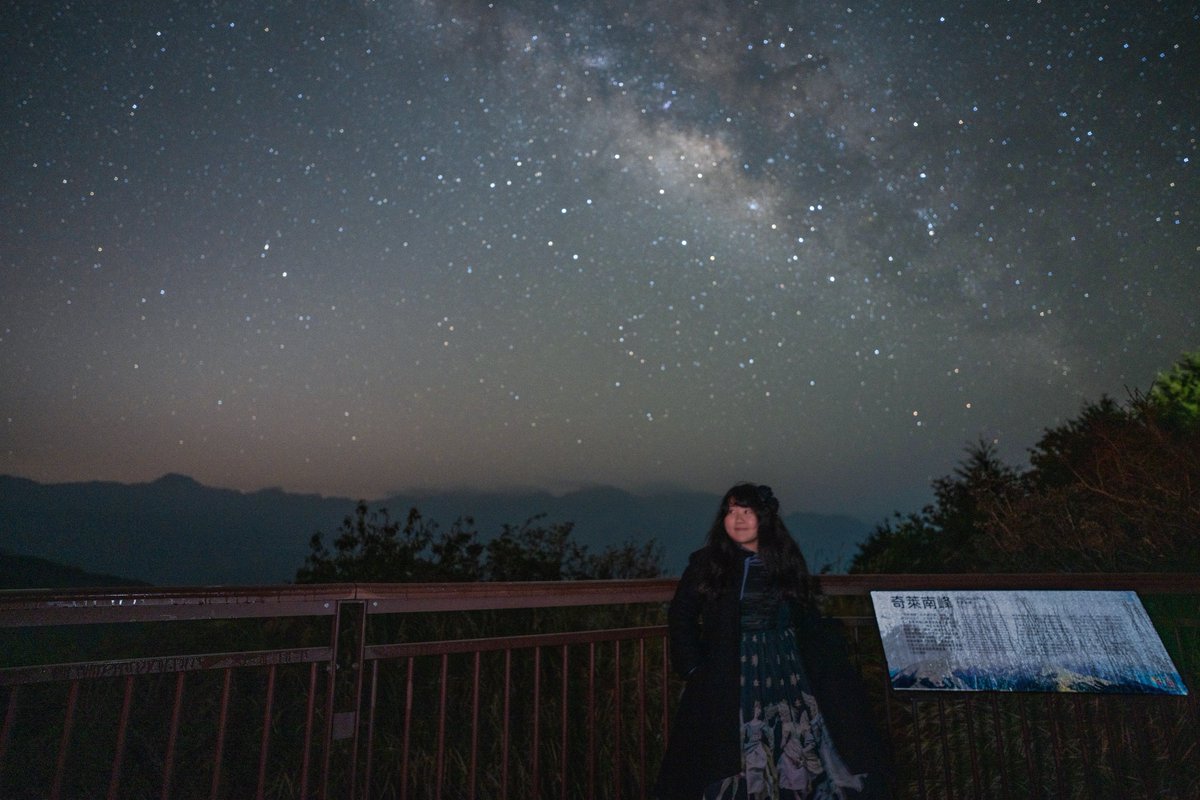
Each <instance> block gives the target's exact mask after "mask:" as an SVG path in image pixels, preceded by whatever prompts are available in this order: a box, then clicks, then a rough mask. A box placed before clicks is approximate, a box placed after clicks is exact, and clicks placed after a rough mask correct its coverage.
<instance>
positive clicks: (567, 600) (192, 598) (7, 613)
mask: <svg viewBox="0 0 1200 800" xmlns="http://www.w3.org/2000/svg"><path fill="white" fill-rule="evenodd" d="M814 580H815V581H816V585H817V591H818V592H819V593H820V594H824V595H829V596H849V595H865V594H867V593H869V592H871V591H884V590H895V589H930V588H937V589H946V590H952V589H965V590H970V589H1066V590H1102V589H1109V590H1113V589H1121V590H1131V591H1139V592H1147V593H1154V594H1170V593H1174V592H1182V593H1197V592H1200V574H1196V573H1157V572H1141V573H1136V572H1135V573H1058V572H1047V573H994V574H993V573H923V574H915V573H914V574H867V575H819V576H814ZM675 584H676V579H675V578H652V579H638V580H606V581H605V580H600V581H532V582H478V583H329V584H301V585H286V586H204V587H163V588H157V587H153V588H147V587H140V586H139V587H133V588H120V587H117V588H104V589H35V590H28V589H21V590H2V591H0V628H13V627H26V626H38V625H74V624H89V623H97V622H166V621H173V620H198V619H237V618H253V617H280V616H327V615H330V614H333V613H334V610H335V608H336V604H337V603H338V602H339V601H343V602H344V601H364V602H366V604H367V613H368V614H391V613H420V612H430V611H478V610H484V609H498V608H559V607H565V606H588V605H611V604H621V603H660V602H667V601H669V600H670V599H671V595H672V593H673V592H674V589H675Z"/></svg>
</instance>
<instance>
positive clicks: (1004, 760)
mask: <svg viewBox="0 0 1200 800" xmlns="http://www.w3.org/2000/svg"><path fill="white" fill-rule="evenodd" d="M991 700H992V731H993V734H994V735H995V737H996V758H997V759H998V763H999V765H1000V789H1001V791H1002V792H1003V793H1004V797H1005V800H1012V785H1011V784H1010V783H1009V780H1008V755H1007V753H1005V751H1004V734H1003V729H1002V723H1001V721H1000V702H999V701H998V700H997V699H996V695H995V694H993V695H992V697H991Z"/></svg>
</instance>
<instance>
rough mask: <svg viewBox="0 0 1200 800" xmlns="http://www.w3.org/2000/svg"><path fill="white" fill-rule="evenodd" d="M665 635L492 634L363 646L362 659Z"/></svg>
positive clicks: (663, 629) (662, 631) (646, 631)
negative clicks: (490, 635)
mask: <svg viewBox="0 0 1200 800" xmlns="http://www.w3.org/2000/svg"><path fill="white" fill-rule="evenodd" d="M666 635H667V626H666V625H645V626H642V627H638V628H607V629H601V630H592V631H567V632H563V633H528V634H521V635H518V636H492V637H488V638H484V639H452V640H447V641H438V642H404V643H397V644H372V645H367V646H366V648H365V656H364V659H365V660H367V661H371V660H382V659H391V658H411V657H414V656H439V655H447V654H456V653H476V652H479V653H488V652H495V651H499V650H522V649H528V648H532V647H537V646H539V645H540V646H542V647H555V646H562V645H571V644H588V643H590V642H614V641H626V640H629V639H654V638H661V637H664V636H666Z"/></svg>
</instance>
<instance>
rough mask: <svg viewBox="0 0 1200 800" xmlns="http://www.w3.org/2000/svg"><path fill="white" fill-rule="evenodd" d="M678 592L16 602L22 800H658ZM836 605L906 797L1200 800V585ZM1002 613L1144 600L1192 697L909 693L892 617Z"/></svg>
mask: <svg viewBox="0 0 1200 800" xmlns="http://www.w3.org/2000/svg"><path fill="white" fill-rule="evenodd" d="M674 583H675V582H674V580H644V581H641V580H640V581H595V582H577V583H520V584H499V583H477V584H397V585H361V584H333V585H317V586H286V587H266V588H236V589H233V588H203V589H138V590H116V591H109V590H105V591H41V592H37V591H35V592H29V591H22V592H0V646H2V649H0V653H3V655H2V656H0V658H2V659H3V664H4V666H3V668H2V669H0V687H2V688H0V709H2V713H3V721H2V722H0V797H5V798H14V800H21V798H26V797H29V798H33V797H38V798H45V797H49V798H55V799H56V800H57V798H77V797H78V798H84V797H86V798H92V797H109V798H134V797H154V798H164V800H165V799H166V798H192V797H208V798H225V797H228V798H243V797H246V798H248V797H256V798H267V797H278V798H309V797H313V798H318V797H319V798H335V797H336V798H356V797H369V798H376V797H388V798H390V797H396V798H409V797H413V798H415V797H447V798H450V797H453V798H459V797H488V798H492V797H496V798H505V797H522V798H524V797H561V798H567V797H586V798H594V797H604V798H608V797H614V798H623V797H630V798H639V797H646V796H647V794H648V792H649V787H650V785H651V783H652V781H653V777H654V774H655V770H656V768H657V763H658V759H659V758H660V756H661V752H662V748H663V746H664V743H665V739H666V735H667V732H668V726H669V720H670V713H671V710H672V704H673V699H674V697H675V696H676V694H677V690H678V685H677V684H676V683H675V682H674V681H673V680H672V678H671V677H670V674H669V670H668V668H667V650H666V643H665V633H666V630H665V627H664V625H663V621H664V617H663V609H664V607H665V604H666V603H667V601H669V599H670V597H671V594H672V592H673V590H674ZM819 587H820V592H821V593H822V595H823V596H824V597H825V599H826V603H827V605H828V607H829V610H830V612H831V614H832V615H833V616H835V617H837V618H838V619H840V620H841V622H843V623H844V625H845V626H846V630H847V633H848V637H847V638H848V640H849V642H850V644H851V648H850V649H851V656H852V659H853V661H854V663H855V664H856V666H858V668H859V670H860V672H861V674H862V675H863V677H864V678H865V679H866V682H867V687H868V691H869V693H870V694H871V697H872V700H873V702H874V703H875V704H876V708H877V709H878V710H879V719H880V728H881V729H882V730H883V731H884V733H885V739H886V742H887V744H888V747H889V748H890V750H891V755H892V761H893V763H894V764H895V765H896V768H895V774H894V776H893V786H894V788H895V790H896V795H897V796H898V797H902V798H908V797H914V798H918V797H919V798H957V797H963V798H984V797H987V798H992V797H996V798H1010V797H1055V798H1064V799H1065V798H1077V797H1078V798H1092V797H1105V796H1114V797H1116V796H1120V797H1193V796H1194V797H1200V783H1197V776H1196V775H1195V774H1194V773H1196V772H1197V771H1196V770H1194V769H1192V768H1188V767H1186V766H1182V765H1187V764H1195V763H1197V762H1198V761H1200V734H1198V733H1197V731H1200V714H1198V710H1197V699H1196V698H1197V695H1196V691H1197V685H1196V684H1197V681H1196V679H1197V675H1198V673H1200V665H1198V664H1197V663H1196V662H1195V660H1194V659H1195V654H1196V652H1197V651H1198V650H1200V641H1197V630H1198V629H1200V627H1198V626H1200V622H1198V618H1200V605H1198V604H1200V576H1194V575H1072V576H1066V575H1042V574H1038V575H925V576H921V575H870V576H822V577H821V578H820V579H819ZM985 588H990V589H1005V588H1013V589H1016V588H1020V589H1038V588H1047V589H1049V588H1054V589H1131V590H1135V591H1138V592H1139V593H1140V594H1141V595H1142V596H1143V599H1146V600H1148V601H1149V600H1155V601H1156V602H1155V603H1150V602H1148V606H1149V607H1150V610H1151V616H1152V617H1153V618H1154V619H1155V622H1156V625H1157V626H1158V627H1159V631H1160V634H1161V635H1162V636H1163V639H1164V641H1165V643H1166V644H1167V646H1168V649H1169V650H1171V651H1172V653H1173V655H1174V657H1175V659H1176V663H1177V666H1179V667H1180V670H1181V672H1182V673H1183V676H1184V680H1185V683H1187V684H1188V686H1189V687H1190V688H1191V689H1192V693H1191V694H1190V695H1188V696H1187V697H1186V698H1179V697H1129V696H1125V697H1110V696H1100V697H1098V696H1094V695H1088V696H1084V695H1065V696H1064V695H1022V696H1013V695H1006V696H998V695H996V694H967V695H964V694H958V693H949V692H945V693H943V692H921V693H919V694H917V693H904V692H893V691H892V690H891V689H890V688H888V684H887V676H886V669H885V668H884V666H883V659H882V651H881V647H880V643H879V640H878V633H877V631H876V630H875V627H874V618H873V615H872V614H871V611H870V606H869V602H868V600H867V597H868V594H869V592H870V591H872V590H910V589H911V590H920V589H945V590H950V589H985ZM1159 600H1161V602H1157V601H1159ZM1109 792H1113V794H1111V795H1108V794H1106V793H1109ZM1188 792H1191V794H1188Z"/></svg>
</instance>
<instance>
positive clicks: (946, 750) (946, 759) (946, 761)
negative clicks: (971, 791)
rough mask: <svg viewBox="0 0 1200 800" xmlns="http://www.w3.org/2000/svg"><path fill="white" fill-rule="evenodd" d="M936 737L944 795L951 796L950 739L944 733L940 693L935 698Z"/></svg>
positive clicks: (942, 701) (944, 712) (943, 713)
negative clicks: (940, 746) (940, 760)
mask: <svg viewBox="0 0 1200 800" xmlns="http://www.w3.org/2000/svg"><path fill="white" fill-rule="evenodd" d="M937 712H938V738H939V739H940V740H941V743H942V780H943V781H944V785H945V787H946V796H947V797H951V796H953V794H952V792H953V786H954V784H953V783H951V774H950V739H949V734H947V733H946V701H945V698H944V697H943V696H942V695H940V694H939V695H938V698H937Z"/></svg>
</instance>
